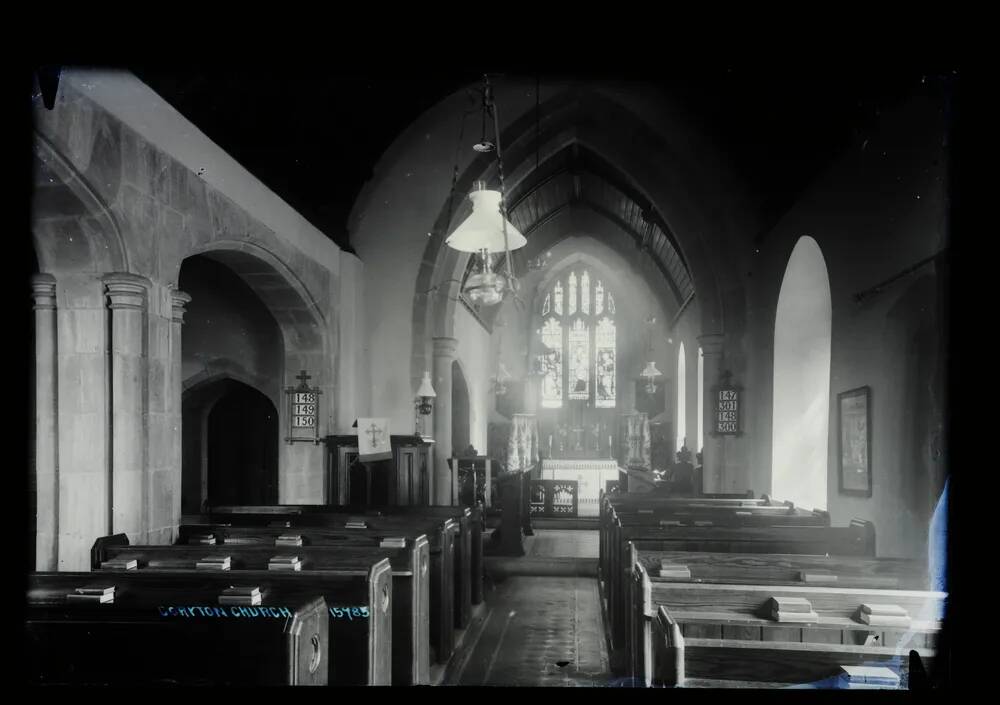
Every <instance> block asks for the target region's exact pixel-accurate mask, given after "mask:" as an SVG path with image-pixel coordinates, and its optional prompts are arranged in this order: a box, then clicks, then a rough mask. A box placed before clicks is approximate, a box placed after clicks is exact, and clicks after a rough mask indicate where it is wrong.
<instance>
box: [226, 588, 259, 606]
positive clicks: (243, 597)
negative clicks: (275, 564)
mask: <svg viewBox="0 0 1000 705" xmlns="http://www.w3.org/2000/svg"><path fill="white" fill-rule="evenodd" d="M260 601H261V594H260V588H256V587H255V588H227V589H226V590H223V591H222V594H221V595H219V604H220V605H244V606H246V607H256V606H257V605H259V604H260Z"/></svg>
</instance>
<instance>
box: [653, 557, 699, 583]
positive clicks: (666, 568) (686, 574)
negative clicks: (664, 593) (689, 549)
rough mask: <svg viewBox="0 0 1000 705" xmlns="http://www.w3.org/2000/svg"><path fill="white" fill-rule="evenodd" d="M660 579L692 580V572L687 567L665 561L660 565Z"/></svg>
mask: <svg viewBox="0 0 1000 705" xmlns="http://www.w3.org/2000/svg"><path fill="white" fill-rule="evenodd" d="M660 577H661V578H669V579H670V580H690V579H691V570H690V569H689V568H688V567H687V566H686V565H681V564H680V563H670V562H668V561H666V560H664V561H662V562H661V563H660Z"/></svg>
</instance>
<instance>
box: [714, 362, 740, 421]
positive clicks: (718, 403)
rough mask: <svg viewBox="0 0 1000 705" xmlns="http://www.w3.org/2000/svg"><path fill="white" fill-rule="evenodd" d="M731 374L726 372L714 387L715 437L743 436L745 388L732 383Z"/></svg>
mask: <svg viewBox="0 0 1000 705" xmlns="http://www.w3.org/2000/svg"><path fill="white" fill-rule="evenodd" d="M731 376H732V374H731V373H730V372H728V371H727V372H724V373H723V374H722V379H721V381H720V383H719V384H718V385H716V386H714V387H712V397H713V400H714V401H713V415H712V431H711V433H712V435H713V436H740V435H742V434H743V387H740V386H738V385H735V384H732V383H731V382H730V377H731Z"/></svg>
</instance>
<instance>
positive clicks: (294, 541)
mask: <svg viewBox="0 0 1000 705" xmlns="http://www.w3.org/2000/svg"><path fill="white" fill-rule="evenodd" d="M274 545H275V546H301V545H302V537H301V536H299V535H297V534H282V535H281V536H279V537H278V538H276V539H275V540H274Z"/></svg>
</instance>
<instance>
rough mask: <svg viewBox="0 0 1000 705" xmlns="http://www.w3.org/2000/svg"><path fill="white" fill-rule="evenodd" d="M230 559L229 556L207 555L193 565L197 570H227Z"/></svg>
mask: <svg viewBox="0 0 1000 705" xmlns="http://www.w3.org/2000/svg"><path fill="white" fill-rule="evenodd" d="M230 566H231V560H230V557H229V556H208V557H206V558H202V559H201V560H200V561H198V562H197V563H195V565H194V567H195V568H197V569H199V570H229V569H230Z"/></svg>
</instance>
